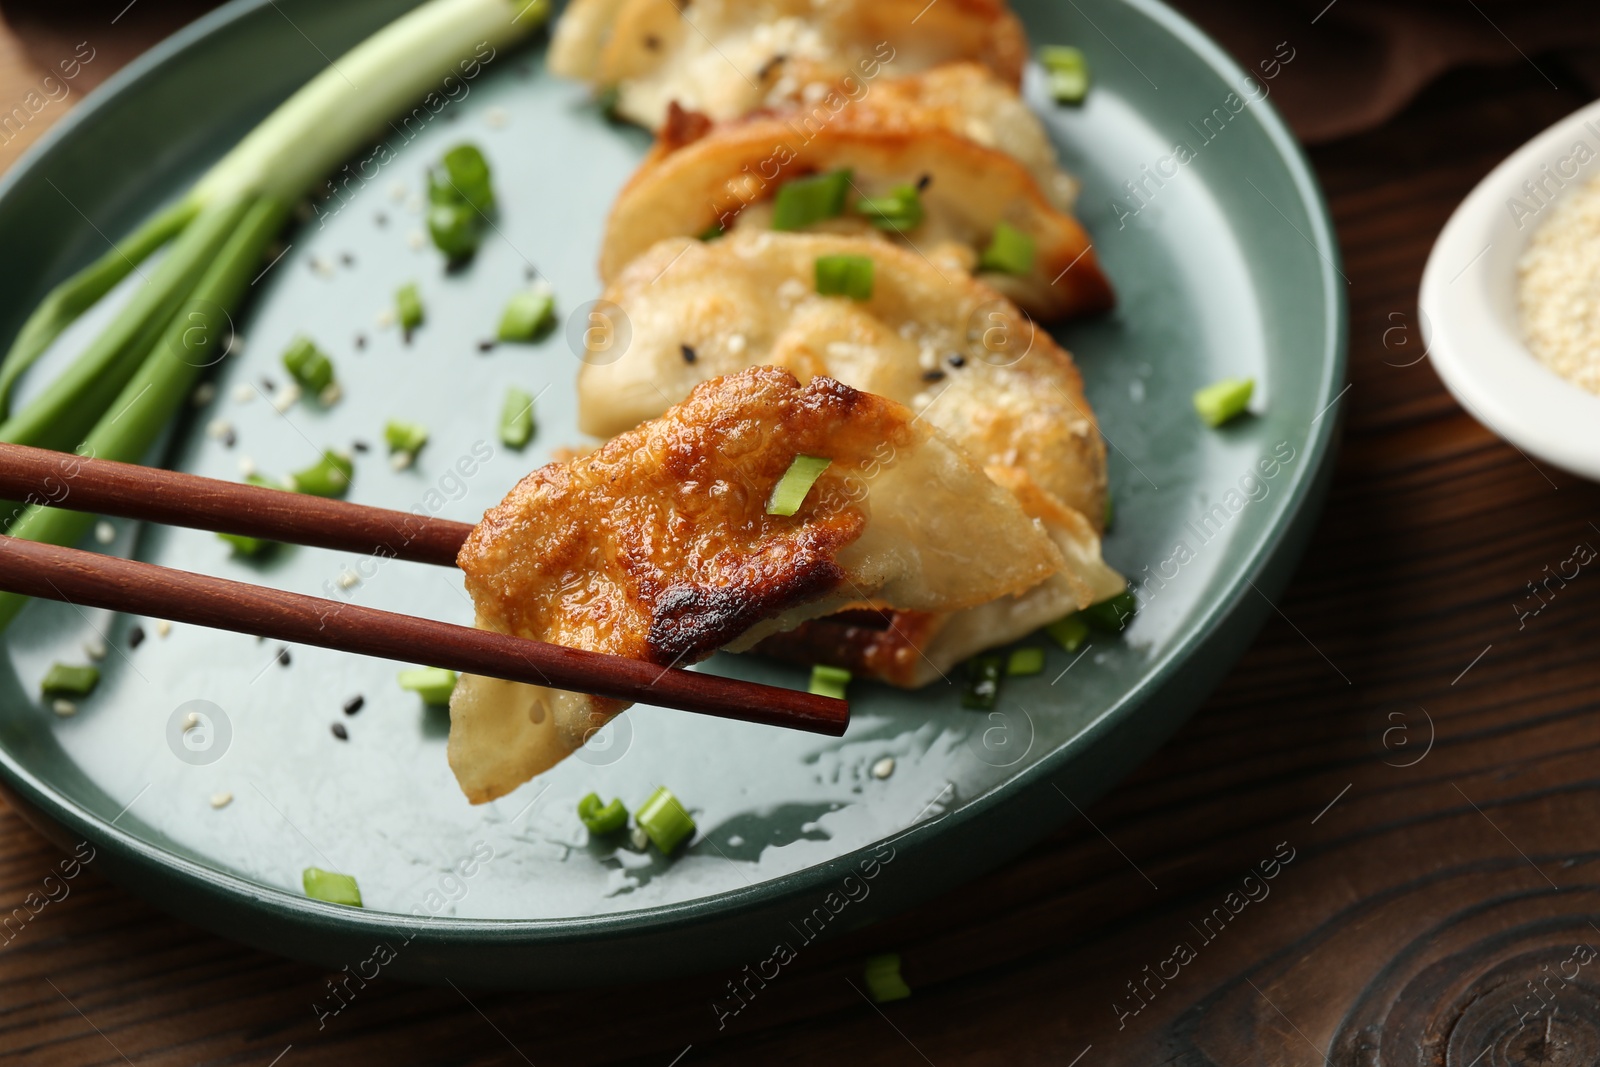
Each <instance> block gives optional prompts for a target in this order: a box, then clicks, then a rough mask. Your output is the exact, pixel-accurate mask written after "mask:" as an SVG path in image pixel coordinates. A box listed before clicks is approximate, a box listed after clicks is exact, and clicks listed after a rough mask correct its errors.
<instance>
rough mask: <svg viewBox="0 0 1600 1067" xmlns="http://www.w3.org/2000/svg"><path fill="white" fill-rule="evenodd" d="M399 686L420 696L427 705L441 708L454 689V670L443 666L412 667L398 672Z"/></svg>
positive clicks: (447, 702)
mask: <svg viewBox="0 0 1600 1067" xmlns="http://www.w3.org/2000/svg"><path fill="white" fill-rule="evenodd" d="M399 682H400V688H401V689H405V690H409V691H410V692H413V693H415V694H417V696H419V697H421V698H422V702H423V703H424V704H426V705H428V706H429V707H433V708H442V707H444V706H446V705H447V704H449V703H450V694H451V693H454V692H455V691H456V672H455V671H447V670H445V669H444V668H443V667H414V668H412V669H411V670H409V671H401V672H400V674H399Z"/></svg>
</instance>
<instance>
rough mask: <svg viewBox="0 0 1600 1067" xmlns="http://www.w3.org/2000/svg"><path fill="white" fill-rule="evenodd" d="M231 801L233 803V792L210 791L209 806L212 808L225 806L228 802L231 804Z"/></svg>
mask: <svg viewBox="0 0 1600 1067" xmlns="http://www.w3.org/2000/svg"><path fill="white" fill-rule="evenodd" d="M232 803H233V794H232V793H229V792H226V791H224V792H221V793H212V794H211V806H212V807H213V808H216V809H221V808H225V807H227V806H228V805H229V804H232Z"/></svg>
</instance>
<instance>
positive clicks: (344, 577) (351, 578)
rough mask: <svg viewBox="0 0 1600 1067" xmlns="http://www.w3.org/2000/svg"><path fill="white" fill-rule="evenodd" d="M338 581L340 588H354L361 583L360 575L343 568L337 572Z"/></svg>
mask: <svg viewBox="0 0 1600 1067" xmlns="http://www.w3.org/2000/svg"><path fill="white" fill-rule="evenodd" d="M338 581H339V588H340V589H354V588H355V587H356V586H358V585H360V584H361V576H360V575H358V574H357V573H356V572H355V571H353V570H350V569H349V568H345V569H344V570H342V571H340V572H339V578H338Z"/></svg>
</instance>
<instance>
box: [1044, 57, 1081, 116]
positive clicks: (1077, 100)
mask: <svg viewBox="0 0 1600 1067" xmlns="http://www.w3.org/2000/svg"><path fill="white" fill-rule="evenodd" d="M1039 62H1040V63H1042V64H1044V69H1045V71H1046V72H1047V73H1048V74H1049V75H1050V95H1051V96H1053V97H1055V100H1056V103H1058V104H1081V103H1083V98H1084V97H1085V96H1088V95H1089V62H1088V60H1086V59H1084V57H1083V53H1082V52H1081V51H1079V50H1078V49H1076V48H1072V47H1070V46H1068V45H1058V44H1056V45H1046V46H1045V47H1043V48H1041V49H1039Z"/></svg>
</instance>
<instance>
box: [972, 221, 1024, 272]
mask: <svg viewBox="0 0 1600 1067" xmlns="http://www.w3.org/2000/svg"><path fill="white" fill-rule="evenodd" d="M1033 253H1034V243H1033V238H1032V237H1029V236H1028V235H1027V234H1025V233H1023V232H1022V231H1021V230H1019V229H1017V228H1016V227H1015V226H1012V225H1011V224H1010V223H1005V222H1002V223H1000V224H999V225H998V226H996V227H995V228H994V237H993V238H991V239H990V241H989V247H988V248H986V249H984V250H983V255H981V256H979V257H978V269H979V270H993V271H999V272H1000V273H1001V274H1027V273H1029V272H1031V271H1032V270H1033Z"/></svg>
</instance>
